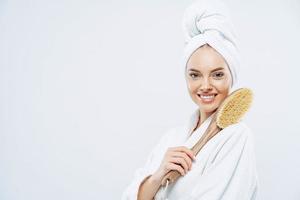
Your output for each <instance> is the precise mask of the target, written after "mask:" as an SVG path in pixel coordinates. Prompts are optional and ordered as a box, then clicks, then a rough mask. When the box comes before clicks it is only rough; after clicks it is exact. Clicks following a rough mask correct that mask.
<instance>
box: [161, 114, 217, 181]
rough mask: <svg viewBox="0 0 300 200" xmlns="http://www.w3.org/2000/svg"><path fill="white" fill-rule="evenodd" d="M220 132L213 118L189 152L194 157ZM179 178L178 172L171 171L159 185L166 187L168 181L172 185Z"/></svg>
mask: <svg viewBox="0 0 300 200" xmlns="http://www.w3.org/2000/svg"><path fill="white" fill-rule="evenodd" d="M220 130H221V128H219V127H218V126H217V123H216V118H215V117H214V118H213V119H212V121H211V122H210V124H209V127H208V128H207V130H206V131H205V133H204V134H203V135H202V137H201V138H200V140H199V141H198V142H197V143H196V144H195V145H194V146H193V147H192V149H191V150H192V151H193V153H194V155H195V156H196V155H197V154H198V153H199V151H200V150H201V149H202V148H203V146H204V145H205V144H206V143H207V142H208V141H209V140H210V139H211V138H212V137H214V136H215V135H216V134H217V133H218V132H220ZM180 176H181V174H180V173H179V172H178V171H176V170H171V171H169V172H168V173H167V174H166V175H165V176H164V178H163V180H162V181H161V185H162V186H166V184H167V181H169V184H171V183H174V182H175V181H176V180H177V179H178V178H179V177H180Z"/></svg>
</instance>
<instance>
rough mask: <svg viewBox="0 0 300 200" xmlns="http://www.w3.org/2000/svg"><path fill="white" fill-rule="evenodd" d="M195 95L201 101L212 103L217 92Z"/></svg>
mask: <svg viewBox="0 0 300 200" xmlns="http://www.w3.org/2000/svg"><path fill="white" fill-rule="evenodd" d="M197 96H198V97H199V98H200V100H201V101H202V102H203V103H212V102H213V101H214V100H215V97H216V96H217V94H197Z"/></svg>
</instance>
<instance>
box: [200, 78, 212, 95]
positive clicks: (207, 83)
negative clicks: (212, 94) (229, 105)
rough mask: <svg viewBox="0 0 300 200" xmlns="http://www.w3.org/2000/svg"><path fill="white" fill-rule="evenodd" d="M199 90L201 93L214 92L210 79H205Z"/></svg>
mask: <svg viewBox="0 0 300 200" xmlns="http://www.w3.org/2000/svg"><path fill="white" fill-rule="evenodd" d="M199 89H200V91H201V92H209V91H211V90H212V85H211V83H210V81H209V79H208V78H204V79H203V80H202V81H201V85H200V87H199Z"/></svg>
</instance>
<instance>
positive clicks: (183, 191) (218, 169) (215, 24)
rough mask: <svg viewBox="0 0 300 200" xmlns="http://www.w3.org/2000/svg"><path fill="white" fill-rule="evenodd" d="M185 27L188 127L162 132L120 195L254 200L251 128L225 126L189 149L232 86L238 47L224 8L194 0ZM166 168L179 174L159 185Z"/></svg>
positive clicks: (185, 199)
mask: <svg viewBox="0 0 300 200" xmlns="http://www.w3.org/2000/svg"><path fill="white" fill-rule="evenodd" d="M184 31H185V34H186V46H185V49H184V50H185V51H184V58H183V62H184V66H185V78H186V83H187V87H188V91H189V94H190V96H191V98H192V100H193V101H194V102H195V104H196V105H197V106H198V109H197V110H196V111H195V112H194V113H193V114H192V115H191V117H190V119H189V120H188V122H187V124H186V126H184V127H176V128H174V129H171V130H170V131H168V132H167V133H166V134H165V135H163V137H162V138H161V140H160V141H159V143H158V144H157V145H156V147H155V148H154V149H153V150H152V152H151V153H150V155H149V157H148V160H147V162H146V164H145V166H144V167H142V168H139V169H138V170H137V171H136V173H135V177H134V180H133V181H132V183H131V184H130V185H129V186H128V187H127V189H126V190H125V192H124V193H123V196H122V199H142V200H147V199H167V198H168V199H170V200H173V199H174V200H176V199H178V200H189V199H197V200H198V199H199V200H254V199H256V198H257V188H258V179H257V172H256V164H255V156H254V150H253V141H252V133H251V131H250V129H249V128H248V127H247V126H246V125H245V123H243V122H239V123H237V124H234V125H231V126H229V127H227V128H225V129H223V130H222V131H221V132H219V133H218V134H217V135H216V136H214V137H213V138H212V139H211V140H210V141H208V143H207V144H206V145H205V146H204V147H203V149H202V150H201V151H200V152H199V153H198V154H197V155H196V157H195V155H193V152H192V151H191V150H190V148H191V147H192V146H193V145H194V144H195V143H196V142H197V141H198V140H199V139H200V138H201V136H202V134H203V133H204V132H205V130H206V128H207V127H208V125H209V123H210V120H211V119H212V114H213V113H214V112H215V111H216V109H217V108H218V107H219V105H220V104H221V102H222V101H223V100H224V99H225V98H226V96H228V94H229V93H230V92H231V91H233V88H234V87H235V86H236V82H237V75H236V74H237V68H238V66H239V62H238V53H237V52H238V51H237V48H236V41H235V38H234V34H233V29H232V25H231V24H230V20H229V17H228V13H227V12H226V7H225V6H224V5H223V4H221V3H220V2H212V1H211V0H210V1H209V2H208V1H197V2H195V3H194V4H192V5H191V6H190V7H188V8H187V9H186V11H185V15H184ZM170 170H176V171H178V172H179V173H180V174H181V175H182V176H181V177H180V178H179V179H178V180H177V181H176V182H175V183H173V184H170V185H167V186H165V187H162V186H161V181H162V179H163V178H164V176H165V175H166V174H167V173H168V172H169V171H170Z"/></svg>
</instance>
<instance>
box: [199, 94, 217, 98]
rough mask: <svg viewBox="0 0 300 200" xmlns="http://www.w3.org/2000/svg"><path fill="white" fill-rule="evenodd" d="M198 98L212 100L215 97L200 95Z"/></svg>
mask: <svg viewBox="0 0 300 200" xmlns="http://www.w3.org/2000/svg"><path fill="white" fill-rule="evenodd" d="M200 97H201V98H203V99H212V98H214V97H215V95H210V96H205V95H200Z"/></svg>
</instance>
